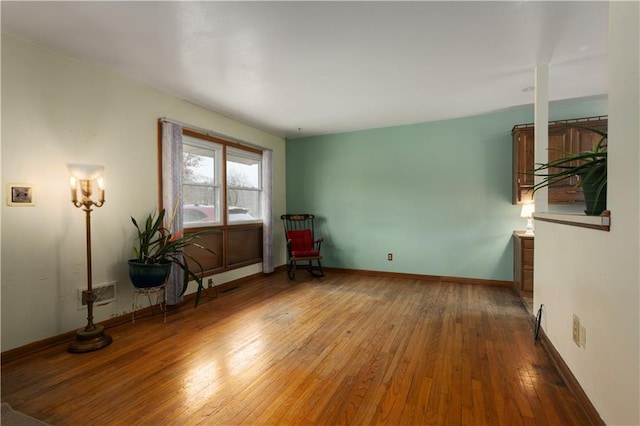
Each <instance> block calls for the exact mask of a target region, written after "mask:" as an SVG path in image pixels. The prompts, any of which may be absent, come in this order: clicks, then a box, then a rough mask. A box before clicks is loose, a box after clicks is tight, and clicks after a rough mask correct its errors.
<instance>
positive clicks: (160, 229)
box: [129, 209, 215, 306]
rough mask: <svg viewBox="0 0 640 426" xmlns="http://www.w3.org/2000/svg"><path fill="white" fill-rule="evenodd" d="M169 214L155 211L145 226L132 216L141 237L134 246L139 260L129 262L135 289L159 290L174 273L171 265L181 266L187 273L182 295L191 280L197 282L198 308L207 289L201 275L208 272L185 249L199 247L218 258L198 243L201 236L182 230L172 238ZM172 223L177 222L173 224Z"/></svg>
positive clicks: (130, 275) (196, 302)
mask: <svg viewBox="0 0 640 426" xmlns="http://www.w3.org/2000/svg"><path fill="white" fill-rule="evenodd" d="M165 214H166V211H165V210H164V209H162V210H160V212H159V213H158V214H157V215H156V213H155V212H153V213H150V214H149V215H148V216H147V218H146V220H145V222H144V225H143V226H141V225H139V224H138V222H137V221H136V220H135V218H133V217H131V222H133V225H134V226H135V227H136V230H137V232H138V235H137V244H136V245H135V246H134V247H133V253H134V255H135V257H134V258H133V259H130V260H129V278H130V279H131V282H132V284H133V285H134V287H138V288H150V287H157V286H159V285H162V283H164V281H165V280H166V279H167V278H168V276H169V274H170V273H171V265H174V264H175V265H178V266H179V267H180V269H182V271H183V272H184V281H183V285H182V291H181V293H180V294H181V295H182V294H184V292H185V291H186V290H187V286H188V284H189V281H191V280H193V281H195V282H196V283H197V284H198V288H197V293H196V300H195V306H198V302H199V301H200V295H201V294H202V291H203V290H204V286H203V284H202V276H201V274H202V273H203V272H204V271H203V268H202V265H201V264H200V262H198V260H197V259H195V258H194V257H193V256H191V255H190V254H189V253H187V252H185V251H184V249H185V248H186V247H187V246H195V247H198V248H201V249H203V250H206V251H208V252H209V253H211V254H214V255H215V253H214V252H213V251H211V250H209V249H208V248H206V247H204V246H202V245H200V244H198V243H196V242H195V241H194V240H195V239H197V238H198V237H199V235H200V234H201V233H193V234H187V235H185V234H184V232H183V231H179V232H178V233H176V234H175V235H172V234H171V232H170V231H169V229H170V227H171V226H170V225H169V226H164V219H165ZM172 221H173V219H171V221H170V223H171V222H172ZM189 261H190V262H191V263H192V264H193V265H196V266H197V267H198V268H199V269H200V270H199V271H198V272H199V273H200V275H198V274H196V272H194V271H193V270H191V268H190V264H189Z"/></svg>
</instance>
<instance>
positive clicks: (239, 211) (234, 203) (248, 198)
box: [227, 188, 262, 222]
mask: <svg viewBox="0 0 640 426" xmlns="http://www.w3.org/2000/svg"><path fill="white" fill-rule="evenodd" d="M227 195H228V196H227V203H228V205H229V222H242V221H257V220H260V219H261V218H262V209H261V203H260V196H261V195H262V193H261V192H260V191H253V190H246V189H231V188H229V189H227Z"/></svg>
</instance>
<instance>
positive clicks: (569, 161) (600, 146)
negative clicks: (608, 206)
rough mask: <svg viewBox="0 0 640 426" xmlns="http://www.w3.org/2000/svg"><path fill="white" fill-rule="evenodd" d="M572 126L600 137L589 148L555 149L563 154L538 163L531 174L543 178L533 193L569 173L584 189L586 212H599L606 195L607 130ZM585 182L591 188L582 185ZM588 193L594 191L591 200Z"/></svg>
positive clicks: (564, 177) (566, 176) (593, 213)
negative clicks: (585, 149) (574, 150)
mask: <svg viewBox="0 0 640 426" xmlns="http://www.w3.org/2000/svg"><path fill="white" fill-rule="evenodd" d="M573 127H578V128H581V129H585V130H589V131H591V132H594V133H597V134H598V135H600V137H601V138H600V140H599V141H598V143H596V144H595V146H594V147H593V149H592V150H591V151H583V152H579V153H571V152H565V151H561V150H554V151H555V152H559V153H561V154H562V157H561V158H558V159H555V160H552V161H549V162H548V163H537V167H536V168H535V170H534V171H533V174H534V175H535V176H539V177H542V180H541V181H540V182H538V183H536V184H535V185H534V187H533V192H534V193H535V192H536V191H537V190H539V189H541V188H544V187H547V186H549V185H553V184H554V183H557V182H561V181H563V180H565V179H567V178H569V177H571V176H578V177H579V180H578V184H577V185H576V187H577V188H583V189H584V192H585V202H586V204H587V210H585V213H586V214H587V215H590V216H593V215H599V214H600V213H602V211H603V210H604V209H605V206H604V203H605V202H606V194H607V132H606V131H603V130H598V129H592V128H589V127H582V126H573ZM550 169H558V171H554V172H551V170H550ZM585 185H587V186H589V187H591V188H584V187H585ZM587 189H590V191H587ZM588 192H593V200H591V199H590V198H591V197H590V194H588Z"/></svg>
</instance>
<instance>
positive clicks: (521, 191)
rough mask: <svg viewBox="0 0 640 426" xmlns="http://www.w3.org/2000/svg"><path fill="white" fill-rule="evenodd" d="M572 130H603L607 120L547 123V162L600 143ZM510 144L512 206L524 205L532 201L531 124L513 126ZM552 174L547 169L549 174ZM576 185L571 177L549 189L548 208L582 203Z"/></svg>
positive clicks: (592, 135) (597, 137) (590, 134)
mask: <svg viewBox="0 0 640 426" xmlns="http://www.w3.org/2000/svg"><path fill="white" fill-rule="evenodd" d="M573 126H584V127H589V128H592V129H598V130H604V131H606V130H607V117H588V118H578V119H573V120H563V121H554V122H550V123H549V151H548V159H549V160H554V159H556V158H560V157H563V156H564V155H563V153H578V152H581V151H586V150H590V149H592V148H593V146H594V145H595V144H597V143H598V142H599V141H600V135H598V134H597V133H594V132H592V131H589V130H586V129H581V128H577V127H573ZM511 135H512V140H513V184H512V186H513V193H512V201H513V204H524V203H526V202H528V201H529V200H531V199H532V188H533V185H534V176H533V175H531V174H530V173H531V172H532V171H533V170H534V169H535V164H534V158H535V139H534V128H533V124H521V125H517V126H514V128H513V130H512V131H511ZM554 171H556V170H554V169H551V170H550V172H552V173H553V172H554ZM577 184H578V181H577V180H576V179H575V178H574V177H572V178H569V179H566V180H564V181H562V182H558V183H555V184H553V185H550V186H549V192H548V194H549V195H548V199H549V204H574V203H584V195H583V193H582V188H576V185H577Z"/></svg>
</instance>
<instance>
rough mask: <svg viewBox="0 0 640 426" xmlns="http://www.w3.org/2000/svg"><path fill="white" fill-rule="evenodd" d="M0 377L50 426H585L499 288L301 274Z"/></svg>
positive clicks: (13, 396)
mask: <svg viewBox="0 0 640 426" xmlns="http://www.w3.org/2000/svg"><path fill="white" fill-rule="evenodd" d="M108 333H109V334H110V335H111V336H113V340H114V341H113V343H112V344H111V345H110V346H108V347H106V348H104V349H101V350H99V351H96V352H90V353H86V354H70V353H67V352H66V344H65V345H61V346H57V347H54V348H50V349H47V350H45V351H42V352H39V353H37V354H33V355H30V356H27V357H25V358H23V359H20V360H16V361H12V362H9V363H7V364H5V365H3V366H2V400H3V401H5V402H8V403H10V404H11V406H12V407H13V408H14V409H16V410H19V411H22V412H24V413H26V414H29V415H31V416H33V417H36V418H38V419H40V420H43V421H45V422H48V423H50V424H52V425H112V424H113V425H217V424H220V425H234V424H281V425H297V424H301V425H308V424H314V425H315V424H317V425H337V424H349V425H362V424H391V425H400V424H408V425H414V424H415V425H417V424H424V425H492V426H494V425H554V426H555V425H585V424H588V419H587V417H586V416H585V415H584V413H583V411H582V409H581V407H580V406H579V404H578V403H577V402H576V400H575V398H574V397H573V396H572V394H571V393H570V392H569V390H568V389H567V387H566V386H565V384H564V383H563V381H562V380H561V378H560V377H559V375H558V374H557V372H556V371H555V370H554V368H553V366H552V364H551V361H550V359H549V358H548V357H547V355H546V353H545V352H544V350H543V349H542V347H540V346H539V345H535V344H534V342H533V335H532V331H531V324H530V321H529V315H528V314H527V312H526V311H525V309H524V307H523V306H522V304H521V302H520V299H519V298H518V297H517V296H516V295H515V294H514V293H513V292H512V290H511V289H510V288H505V287H496V286H481V285H470V284H458V283H449V282H447V283H438V282H435V283H434V282H426V281H419V280H410V279H401V278H397V279H395V278H389V277H385V278H376V277H365V276H358V275H353V274H341V273H333V272H332V273H331V274H328V275H327V276H326V277H325V278H324V279H314V278H311V277H310V276H308V275H307V274H306V273H303V271H301V272H300V273H299V274H298V277H297V281H296V282H291V281H289V280H288V279H287V277H286V274H285V273H276V274H274V275H272V276H269V277H264V278H258V279H256V280H254V281H251V282H248V283H244V284H242V285H241V286H240V287H239V288H237V289H235V290H232V291H229V292H226V293H221V294H220V295H219V297H218V298H215V299H213V298H212V299H207V300H205V301H204V303H202V304H201V305H200V306H199V307H198V308H197V309H196V310H194V309H193V308H192V307H191V304H189V305H188V306H186V305H185V306H183V307H182V308H180V309H179V310H177V311H175V312H172V313H170V314H169V315H168V317H167V322H166V324H165V323H163V322H162V318H161V317H160V316H153V317H147V318H142V319H138V318H137V319H136V324H135V325H132V324H124V325H119V326H116V327H113V328H110V329H109V330H108Z"/></svg>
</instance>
